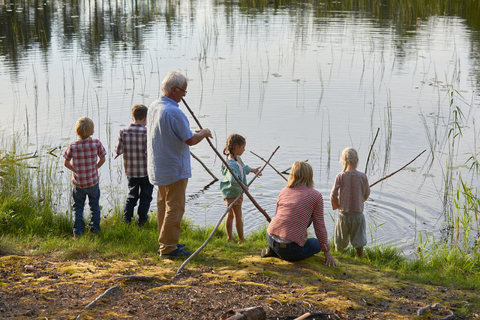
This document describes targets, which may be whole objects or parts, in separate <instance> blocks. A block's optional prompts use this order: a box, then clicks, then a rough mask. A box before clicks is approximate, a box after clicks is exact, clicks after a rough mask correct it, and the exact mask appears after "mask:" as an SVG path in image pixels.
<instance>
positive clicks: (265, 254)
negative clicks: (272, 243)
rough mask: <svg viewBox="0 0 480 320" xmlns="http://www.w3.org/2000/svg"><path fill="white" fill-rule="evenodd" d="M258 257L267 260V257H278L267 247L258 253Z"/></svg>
mask: <svg viewBox="0 0 480 320" xmlns="http://www.w3.org/2000/svg"><path fill="white" fill-rule="evenodd" d="M260 257H262V258H267V257H278V256H277V254H276V253H275V251H273V250H272V248H270V247H267V248H263V249H262V252H261V253H260Z"/></svg>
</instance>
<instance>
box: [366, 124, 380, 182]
mask: <svg viewBox="0 0 480 320" xmlns="http://www.w3.org/2000/svg"><path fill="white" fill-rule="evenodd" d="M379 131H380V128H377V133H376V134H375V138H373V141H372V144H371V145H370V150H368V156H367V162H366V163H365V174H367V168H368V160H370V154H371V153H372V149H373V145H374V144H375V141H377V137H378V132H379Z"/></svg>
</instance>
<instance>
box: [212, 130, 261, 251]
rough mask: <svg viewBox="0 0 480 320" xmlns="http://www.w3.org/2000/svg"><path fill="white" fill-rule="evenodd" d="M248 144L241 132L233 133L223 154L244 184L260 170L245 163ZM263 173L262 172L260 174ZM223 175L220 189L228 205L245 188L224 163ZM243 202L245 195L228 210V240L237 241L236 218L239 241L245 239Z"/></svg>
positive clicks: (226, 226)
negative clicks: (244, 156)
mask: <svg viewBox="0 0 480 320" xmlns="http://www.w3.org/2000/svg"><path fill="white" fill-rule="evenodd" d="M246 144H247V143H246V140H245V138H244V137H242V136H241V135H239V134H231V135H230V136H229V137H228V138H227V142H226V145H225V148H224V149H223V154H224V155H225V156H226V157H227V163H228V166H229V167H230V168H231V169H232V171H233V172H234V173H235V175H236V176H237V178H238V179H239V180H240V181H241V182H242V183H243V184H244V185H247V178H246V175H247V174H249V173H250V172H253V173H257V172H258V171H259V170H260V167H258V168H250V167H249V166H247V165H244V164H243V161H242V158H240V156H241V155H242V154H243V152H244V151H245V146H246ZM261 175H262V174H261V173H260V174H259V176H261ZM222 176H223V178H222V181H220V191H221V193H222V196H223V199H224V200H225V201H226V202H227V207H228V206H229V205H230V204H231V203H232V202H233V201H234V200H235V198H236V197H237V196H238V195H239V194H241V193H242V191H243V190H242V188H241V187H240V185H239V184H238V183H237V182H236V180H235V178H234V177H233V176H232V174H231V172H230V171H229V170H228V169H227V168H226V167H225V165H223V164H222ZM242 202H243V195H242V196H241V197H240V199H238V200H237V202H235V204H234V205H233V207H232V209H231V210H230V211H229V212H228V214H227V218H226V219H225V229H226V230H227V237H228V241H235V239H234V237H233V230H232V226H233V220H234V219H235V227H236V229H237V234H238V238H239V240H238V243H242V242H244V241H245V238H244V236H243V221H242Z"/></svg>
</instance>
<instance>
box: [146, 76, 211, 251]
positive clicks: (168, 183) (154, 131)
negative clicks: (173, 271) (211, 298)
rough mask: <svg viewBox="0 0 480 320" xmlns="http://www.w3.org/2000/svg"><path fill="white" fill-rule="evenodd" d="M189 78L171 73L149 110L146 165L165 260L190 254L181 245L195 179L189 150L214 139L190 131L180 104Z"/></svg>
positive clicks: (208, 133) (159, 240) (202, 132)
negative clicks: (190, 185)
mask: <svg viewBox="0 0 480 320" xmlns="http://www.w3.org/2000/svg"><path fill="white" fill-rule="evenodd" d="M187 81H188V80H187V78H186V77H185V76H184V75H182V74H180V73H178V72H170V73H169V74H168V75H167V76H166V77H165V79H164V80H163V82H162V92H163V95H162V97H160V98H159V99H157V100H155V101H154V102H152V104H151V105H150V107H149V109H148V121H147V161H148V167H147V169H148V178H149V180H150V183H151V184H153V185H155V186H158V193H157V224H158V232H159V236H158V244H159V250H158V251H159V253H160V257H162V258H171V257H185V256H189V255H190V251H186V250H183V249H184V248H185V244H182V243H178V240H179V238H180V225H181V222H182V217H183V214H184V213H185V191H186V189H187V182H188V178H190V177H191V176H192V171H191V167H190V149H189V146H193V145H196V144H197V143H199V142H200V141H202V140H203V139H204V138H206V137H209V138H212V134H211V132H210V130H209V129H202V130H198V131H196V132H195V133H193V132H192V130H191V129H190V124H189V122H188V119H187V117H186V115H185V114H184V113H183V111H182V110H180V107H179V105H178V103H179V102H180V101H181V100H182V98H183V96H185V95H186V94H187Z"/></svg>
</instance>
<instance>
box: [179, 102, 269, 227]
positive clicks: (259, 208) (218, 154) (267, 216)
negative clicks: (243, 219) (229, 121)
mask: <svg viewBox="0 0 480 320" xmlns="http://www.w3.org/2000/svg"><path fill="white" fill-rule="evenodd" d="M182 101H183V103H184V104H185V107H187V109H188V111H189V112H190V114H191V115H192V117H193V119H194V120H195V122H196V123H197V125H198V127H199V128H200V129H203V127H202V125H201V124H200V121H198V119H197V117H195V114H194V113H193V111H192V109H190V107H189V106H188V104H187V103H186V102H185V99H183V98H182ZM206 139H207V142H208V144H209V145H210V147H212V149H213V151H214V152H215V153H216V154H217V156H218V157H219V158H220V160H222V162H223V164H224V165H225V167H226V168H227V169H228V171H230V173H231V174H232V176H233V178H235V181H236V182H237V183H238V185H239V186H240V187H241V188H242V190H243V192H245V194H246V195H247V197H248V198H249V199H250V201H252V203H253V205H254V206H255V207H257V209H258V211H260V212H261V213H263V215H264V216H265V218H266V219H267V221H268V222H270V221H272V219H271V218H270V216H269V215H268V214H267V212H265V210H263V209H262V207H260V205H259V204H258V203H257V201H255V198H253V197H252V195H251V194H250V192H248V190H247V188H246V187H245V185H244V184H243V183H242V181H240V179H238V177H237V176H236V175H235V173H234V172H233V171H232V168H230V166H229V165H228V163H227V161H225V159H223V156H222V155H221V154H220V152H218V150H217V149H216V148H215V146H214V145H213V143H212V141H210V138H208V137H207V138H206Z"/></svg>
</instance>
